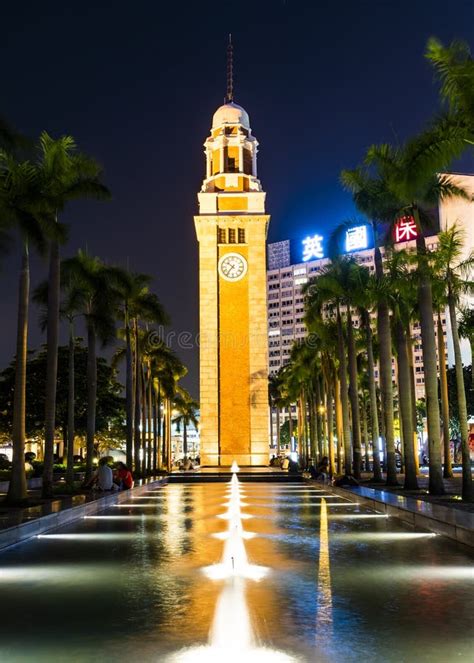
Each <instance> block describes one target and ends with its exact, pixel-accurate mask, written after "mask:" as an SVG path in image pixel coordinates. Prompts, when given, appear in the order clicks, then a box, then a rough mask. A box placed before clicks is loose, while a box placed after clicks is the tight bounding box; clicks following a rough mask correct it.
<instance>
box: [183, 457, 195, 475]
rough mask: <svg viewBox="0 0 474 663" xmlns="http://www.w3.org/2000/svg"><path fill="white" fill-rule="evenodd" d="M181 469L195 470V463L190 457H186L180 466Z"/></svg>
mask: <svg viewBox="0 0 474 663" xmlns="http://www.w3.org/2000/svg"><path fill="white" fill-rule="evenodd" d="M180 469H181V470H184V471H185V472H188V471H189V470H193V469H194V467H193V463H192V460H191V459H190V458H187V457H185V458H184V459H183V462H182V465H181V467H180Z"/></svg>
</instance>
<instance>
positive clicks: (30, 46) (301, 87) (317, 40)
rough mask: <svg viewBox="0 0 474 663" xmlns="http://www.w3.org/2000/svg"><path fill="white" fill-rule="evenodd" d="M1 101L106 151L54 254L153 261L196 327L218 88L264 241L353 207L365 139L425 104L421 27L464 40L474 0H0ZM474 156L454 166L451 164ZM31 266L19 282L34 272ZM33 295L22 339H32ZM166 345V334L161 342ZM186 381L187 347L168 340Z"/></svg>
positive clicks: (9, 268)
mask: <svg viewBox="0 0 474 663" xmlns="http://www.w3.org/2000/svg"><path fill="white" fill-rule="evenodd" d="M2 24H3V25H2V40H1V44H0V53H1V62H2V83H1V100H0V101H1V103H0V114H2V115H4V116H5V117H7V118H8V119H9V120H10V121H11V122H12V123H13V124H14V125H15V126H16V127H17V128H18V129H20V130H21V131H23V132H25V133H27V134H29V135H31V136H37V135H38V134H39V133H40V131H41V130H42V129H46V130H47V131H48V132H49V133H51V134H52V135H53V136H59V135H61V134H63V133H68V134H71V135H72V136H74V138H75V139H76V141H77V142H78V144H79V146H80V148H81V149H83V150H84V151H86V152H88V153H90V154H91V155H93V156H95V157H96V158H97V159H98V160H99V161H100V162H101V163H102V164H103V166H104V169H105V181H106V183H107V185H108V186H109V187H110V189H111V190H112V193H113V200H112V201H111V202H108V203H97V202H87V203H75V204H73V205H71V206H70V207H69V208H68V209H67V210H66V213H65V214H64V216H63V221H65V222H68V223H69V224H70V228H71V232H70V241H69V243H68V245H67V246H66V247H65V249H64V253H65V254H69V255H70V254H72V253H74V252H75V251H76V250H77V248H79V247H84V248H86V247H87V249H88V250H89V252H91V253H93V254H95V255H98V256H101V257H102V258H104V259H106V260H108V261H110V262H114V263H119V264H122V265H127V262H128V265H129V266H130V268H133V269H135V270H137V271H142V272H146V273H150V274H152V275H153V276H154V278H155V282H154V288H155V290H156V292H157V293H158V294H159V296H160V298H161V299H162V301H163V303H164V304H165V306H166V308H167V309H168V310H169V312H170V314H171V316H172V321H173V324H172V328H173V330H174V331H175V332H176V333H180V332H183V331H189V332H191V333H192V334H195V333H196V332H197V328H198V301H197V296H198V284H197V251H198V247H197V241H196V238H195V233H194V223H193V214H195V213H197V199H196V193H197V191H198V190H199V188H200V185H201V181H202V178H203V176H204V172H205V164H204V155H203V147H202V144H203V142H204V140H205V138H206V136H207V135H208V132H209V128H210V123H211V118H212V114H213V113H214V111H215V110H216V108H217V107H218V106H219V105H220V104H221V103H222V101H223V97H224V94H225V70H226V63H225V49H226V42H227V35H228V33H229V32H231V33H232V35H233V42H234V52H235V56H234V57H235V60H234V69H235V101H236V102H237V103H239V104H241V105H242V106H244V108H245V109H246V110H247V111H248V113H249V114H250V121H251V126H252V130H253V133H254V134H255V136H256V137H257V138H258V140H259V142H260V152H259V163H258V171H259V177H260V179H261V181H262V184H263V187H264V189H265V191H267V210H268V212H269V213H270V214H271V215H272V220H271V223H270V234H269V239H270V241H276V240H280V239H287V238H289V237H293V238H298V237H301V236H304V235H306V234H307V233H309V232H313V233H314V232H316V231H320V232H321V233H322V234H324V233H325V232H326V233H327V232H328V230H329V229H330V228H331V227H333V226H334V225H335V224H336V223H338V222H339V221H341V220H342V219H346V218H348V217H353V216H354V210H353V207H352V204H351V200H350V196H348V195H347V194H346V193H344V192H343V191H342V190H341V188H340V186H339V183H338V177H339V172H340V170H341V169H342V168H344V167H351V166H354V165H356V163H357V162H358V161H359V160H360V158H361V155H362V154H363V152H364V150H365V148H366V147H367V146H368V145H369V144H370V143H373V142H380V141H396V140H397V139H403V138H405V137H406V136H408V135H410V134H411V133H413V132H416V131H417V130H418V129H420V128H421V127H422V126H423V123H424V122H425V121H426V120H427V119H428V118H429V117H431V116H432V115H433V113H434V112H435V110H436V109H437V107H438V97H437V91H436V87H435V85H434V83H433V75H432V72H431V69H430V67H429V65H428V64H427V63H426V62H425V60H424V58H423V51H424V47H425V44H426V40H427V38H428V37H429V36H430V35H436V36H438V37H439V38H441V39H442V40H443V41H450V40H451V39H452V38H455V37H460V38H463V39H467V40H469V39H471V40H472V36H473V25H474V4H473V3H472V1H471V0H457V1H453V0H452V1H446V0H409V1H406V0H379V1H378V2H376V1H372V0H370V1H369V0H367V1H356V0H351V1H348V0H343V1H340V2H335V1H332V2H326V1H323V0H319V1H318V2H316V1H314V2H313V1H310V0H306V1H305V2H301V1H296V0H286V1H284V0H272V1H270V0H269V1H260V2H259V1H258V0H255V1H254V2H247V3H243V2H240V3H238V2H227V1H224V0H221V2H216V1H214V2H207V1H203V2H159V1H158V2H140V1H138V0H135V2H126V3H125V2H121V1H120V0H117V2H113V3H112V2H109V3H103V2H100V1H96V2H93V3H92V2H87V1H84V2H80V3H79V2H69V3H68V2H64V1H63V2H47V1H45V2H41V3H38V2H22V1H21V0H18V1H17V2H16V3H13V2H10V3H8V6H3V7H2ZM466 168H468V169H469V170H471V169H472V168H474V165H473V164H463V169H466ZM17 265H18V256H17V254H16V252H13V253H12V255H11V256H10V257H9V258H8V259H6V260H4V261H3V266H2V270H1V273H0V297H1V303H2V305H1V309H0V310H1V327H0V368H1V367H3V366H4V365H6V364H7V363H8V362H9V361H10V359H11V357H12V355H13V352H14V343H15V328H16V304H17V291H16V286H17ZM45 274H46V265H45V263H44V261H41V260H39V259H35V260H34V261H33V264H32V285H35V284H36V283H37V282H39V281H40V280H41V279H43V278H44V277H45ZM42 340H43V339H42V335H41V334H40V332H39V330H38V325H37V311H36V310H35V309H34V308H33V309H32V311H31V333H30V347H36V346H37V345H38V344H39V343H41V342H42ZM172 345H174V347H175V349H176V344H173V343H172ZM180 354H181V356H182V358H183V359H184V361H185V362H186V363H187V364H188V366H189V369H190V372H189V376H188V377H187V378H186V386H187V387H188V388H190V389H191V390H192V391H193V393H194V394H195V395H196V396H197V395H198V386H197V384H198V352H197V350H196V349H195V348H194V349H189V350H181V351H180Z"/></svg>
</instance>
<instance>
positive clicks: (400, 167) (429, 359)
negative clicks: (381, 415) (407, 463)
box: [366, 121, 469, 495]
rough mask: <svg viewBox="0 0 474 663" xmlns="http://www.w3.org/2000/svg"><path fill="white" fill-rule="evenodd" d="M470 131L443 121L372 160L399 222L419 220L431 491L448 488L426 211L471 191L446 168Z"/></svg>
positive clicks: (371, 155)
mask: <svg viewBox="0 0 474 663" xmlns="http://www.w3.org/2000/svg"><path fill="white" fill-rule="evenodd" d="M464 138H465V131H464V130H463V129H462V128H459V127H458V126H453V125H452V124H451V123H450V122H447V121H446V122H445V121H439V122H437V123H436V124H433V125H432V126H431V127H429V128H428V129H427V130H426V131H425V132H423V133H422V134H420V135H419V136H416V137H415V138H413V139H411V140H409V141H407V142H406V143H405V144H404V145H402V146H399V147H396V148H395V147H393V146H391V145H388V144H383V145H373V146H372V147H370V148H369V150H368V152H367V157H366V163H367V165H368V166H369V167H372V168H374V169H375V171H376V173H377V176H378V177H379V180H380V181H381V182H382V183H383V186H385V187H386V189H387V191H388V192H389V193H390V194H391V195H392V196H393V198H394V199H395V200H396V201H398V212H397V213H396V215H395V216H394V217H393V218H392V222H396V221H397V220H398V219H399V218H400V217H401V216H405V217H406V216H407V215H408V216H409V217H411V218H412V219H413V221H414V223H415V225H416V228H417V238H416V255H417V272H418V309H419V313H420V326H421V337H422V349H423V364H424V371H425V392H426V405H427V413H428V438H429V447H430V454H429V456H430V479H429V486H430V492H431V493H432V494H435V495H440V494H443V493H444V486H443V478H442V467H441V434H440V418H439V407H438V376H437V352H436V340H435V334H434V327H433V296H432V287H431V275H430V267H429V256H428V251H427V248H426V243H425V239H424V235H425V233H426V232H427V231H428V229H429V228H430V227H431V217H430V215H429V214H428V213H427V212H426V210H427V209H430V208H431V207H433V206H436V205H438V203H439V202H440V201H442V200H444V199H448V198H452V197H461V198H467V199H469V196H468V194H467V193H466V192H465V191H464V189H462V188H461V187H459V186H457V185H456V183H455V182H454V180H453V179H452V178H451V177H450V176H449V175H439V174H438V173H440V172H443V171H446V170H447V169H448V167H449V164H450V162H451V161H452V159H454V158H456V157H458V156H459V155H460V154H461V153H462V151H463V149H464V148H465V141H464Z"/></svg>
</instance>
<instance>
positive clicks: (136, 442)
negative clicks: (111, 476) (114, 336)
mask: <svg viewBox="0 0 474 663" xmlns="http://www.w3.org/2000/svg"><path fill="white" fill-rule="evenodd" d="M133 332H134V345H135V361H134V363H135V370H134V383H135V389H134V391H135V398H134V400H135V403H134V409H135V412H134V417H133V418H134V426H133V428H134V431H133V447H134V449H133V455H134V459H133V461H134V469H135V472H136V473H137V474H140V473H141V462H140V449H141V432H140V418H141V384H140V383H141V377H140V374H141V371H140V363H141V362H140V350H139V347H138V322H137V319H136V318H135V319H134V322H133Z"/></svg>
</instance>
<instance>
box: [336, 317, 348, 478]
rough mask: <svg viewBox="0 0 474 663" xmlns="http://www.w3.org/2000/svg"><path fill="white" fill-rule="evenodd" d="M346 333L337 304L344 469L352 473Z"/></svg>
mask: <svg viewBox="0 0 474 663" xmlns="http://www.w3.org/2000/svg"><path fill="white" fill-rule="evenodd" d="M344 345H345V344H344V334H343V331H342V319H341V312H340V310H339V304H338V305H337V350H338V358H339V383H340V390H341V393H340V397H341V407H342V438H343V444H344V471H345V473H346V474H347V475H350V474H351V426H350V422H349V399H348V395H347V365H346V350H345V347H344Z"/></svg>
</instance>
